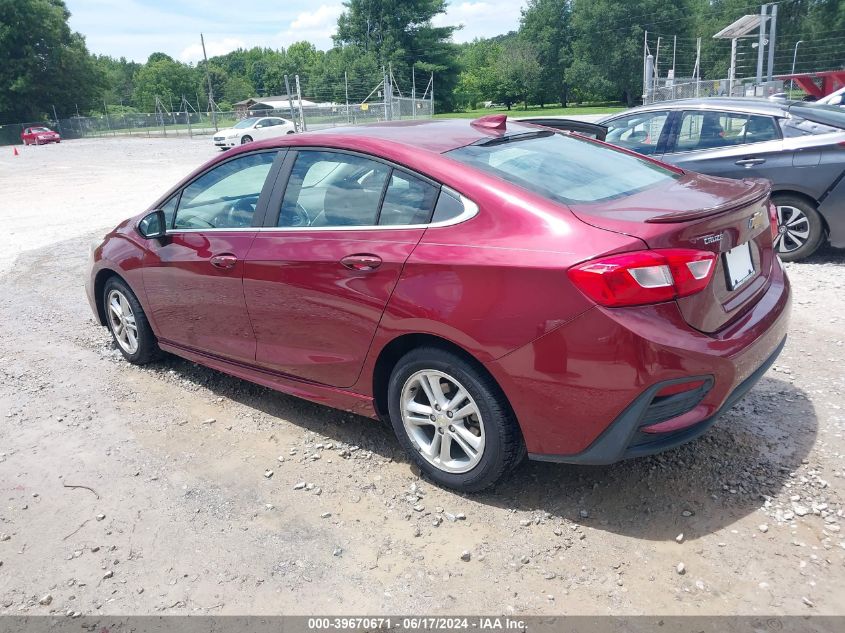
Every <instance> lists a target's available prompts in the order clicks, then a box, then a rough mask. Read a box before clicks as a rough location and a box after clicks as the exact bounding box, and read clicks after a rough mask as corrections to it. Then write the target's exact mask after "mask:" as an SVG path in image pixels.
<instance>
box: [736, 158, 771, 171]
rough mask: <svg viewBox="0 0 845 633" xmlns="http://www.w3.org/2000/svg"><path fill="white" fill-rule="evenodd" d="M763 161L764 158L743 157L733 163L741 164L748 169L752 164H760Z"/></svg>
mask: <svg viewBox="0 0 845 633" xmlns="http://www.w3.org/2000/svg"><path fill="white" fill-rule="evenodd" d="M765 162H766V159H765V158H743V159H740V160H738V161H736V163H734V164H735V165H742V166H743V167H745V168H746V169H748V168H749V167H751V166H752V165H762V164H763V163H765Z"/></svg>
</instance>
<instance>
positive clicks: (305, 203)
mask: <svg viewBox="0 0 845 633" xmlns="http://www.w3.org/2000/svg"><path fill="white" fill-rule="evenodd" d="M389 173H390V167H388V166H387V165H385V164H383V163H380V162H377V161H373V160H369V159H366V158H361V157H360V156H353V155H351V154H343V153H340V152H318V151H304V152H300V153H299V155H298V156H297V157H296V162H295V163H294V166H293V170H292V171H291V175H290V179H289V180H288V185H287V189H286V190H285V196H284V199H283V200H282V208H281V210H280V213H279V220H278V226H288V227H298V226H322V227H331V226H373V225H375V224H376V222H377V218H378V211H379V203H380V202H381V198H382V192H383V190H384V185H385V183H386V182H387V177H388V174H389Z"/></svg>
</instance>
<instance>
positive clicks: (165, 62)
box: [134, 53, 197, 112]
mask: <svg viewBox="0 0 845 633" xmlns="http://www.w3.org/2000/svg"><path fill="white" fill-rule="evenodd" d="M196 86H197V77H196V69H194V68H191V67H190V66H187V65H186V64H182V63H180V62H177V61H175V60H174V59H173V58H172V57H170V56H168V55H165V54H164V53H153V54H152V55H150V57H149V59H148V60H147V63H146V64H144V67H143V68H141V69H140V70H139V71H138V73H137V74H136V75H135V92H134V94H135V102H136V103H137V104H138V106H139V107H140V108H141V109H142V110H145V111H146V112H152V111H153V110H154V109H155V107H156V97H157V98H159V99H160V100H161V102H162V104H164V106H165V107H166V108H168V109H169V108H170V104H171V102H172V103H173V106H174V107H176V104H178V103H179V102H180V101H181V100H182V96H183V95H184V96H186V97H187V96H192V95H194V94H195V90H196Z"/></svg>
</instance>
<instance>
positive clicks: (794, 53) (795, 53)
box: [789, 40, 804, 97]
mask: <svg viewBox="0 0 845 633" xmlns="http://www.w3.org/2000/svg"><path fill="white" fill-rule="evenodd" d="M803 43H804V40H798V41H797V42H795V50H794V51H792V74H793V75H794V74H795V60H796V59H798V45H799V44H803ZM794 87H795V78H794V77H792V78H791V79H790V80H789V93H790V97H791V96H792V89H793V88H794Z"/></svg>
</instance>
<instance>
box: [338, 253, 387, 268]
mask: <svg viewBox="0 0 845 633" xmlns="http://www.w3.org/2000/svg"><path fill="white" fill-rule="evenodd" d="M340 263H341V264H343V265H344V266H345V267H346V268H348V269H349V270H360V271H363V272H367V271H370V270H375V269H376V268H378V267H379V266H381V257H379V256H378V255H370V254H368V253H359V254H356V255H347V256H346V257H344V258H343V259H341V260H340Z"/></svg>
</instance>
